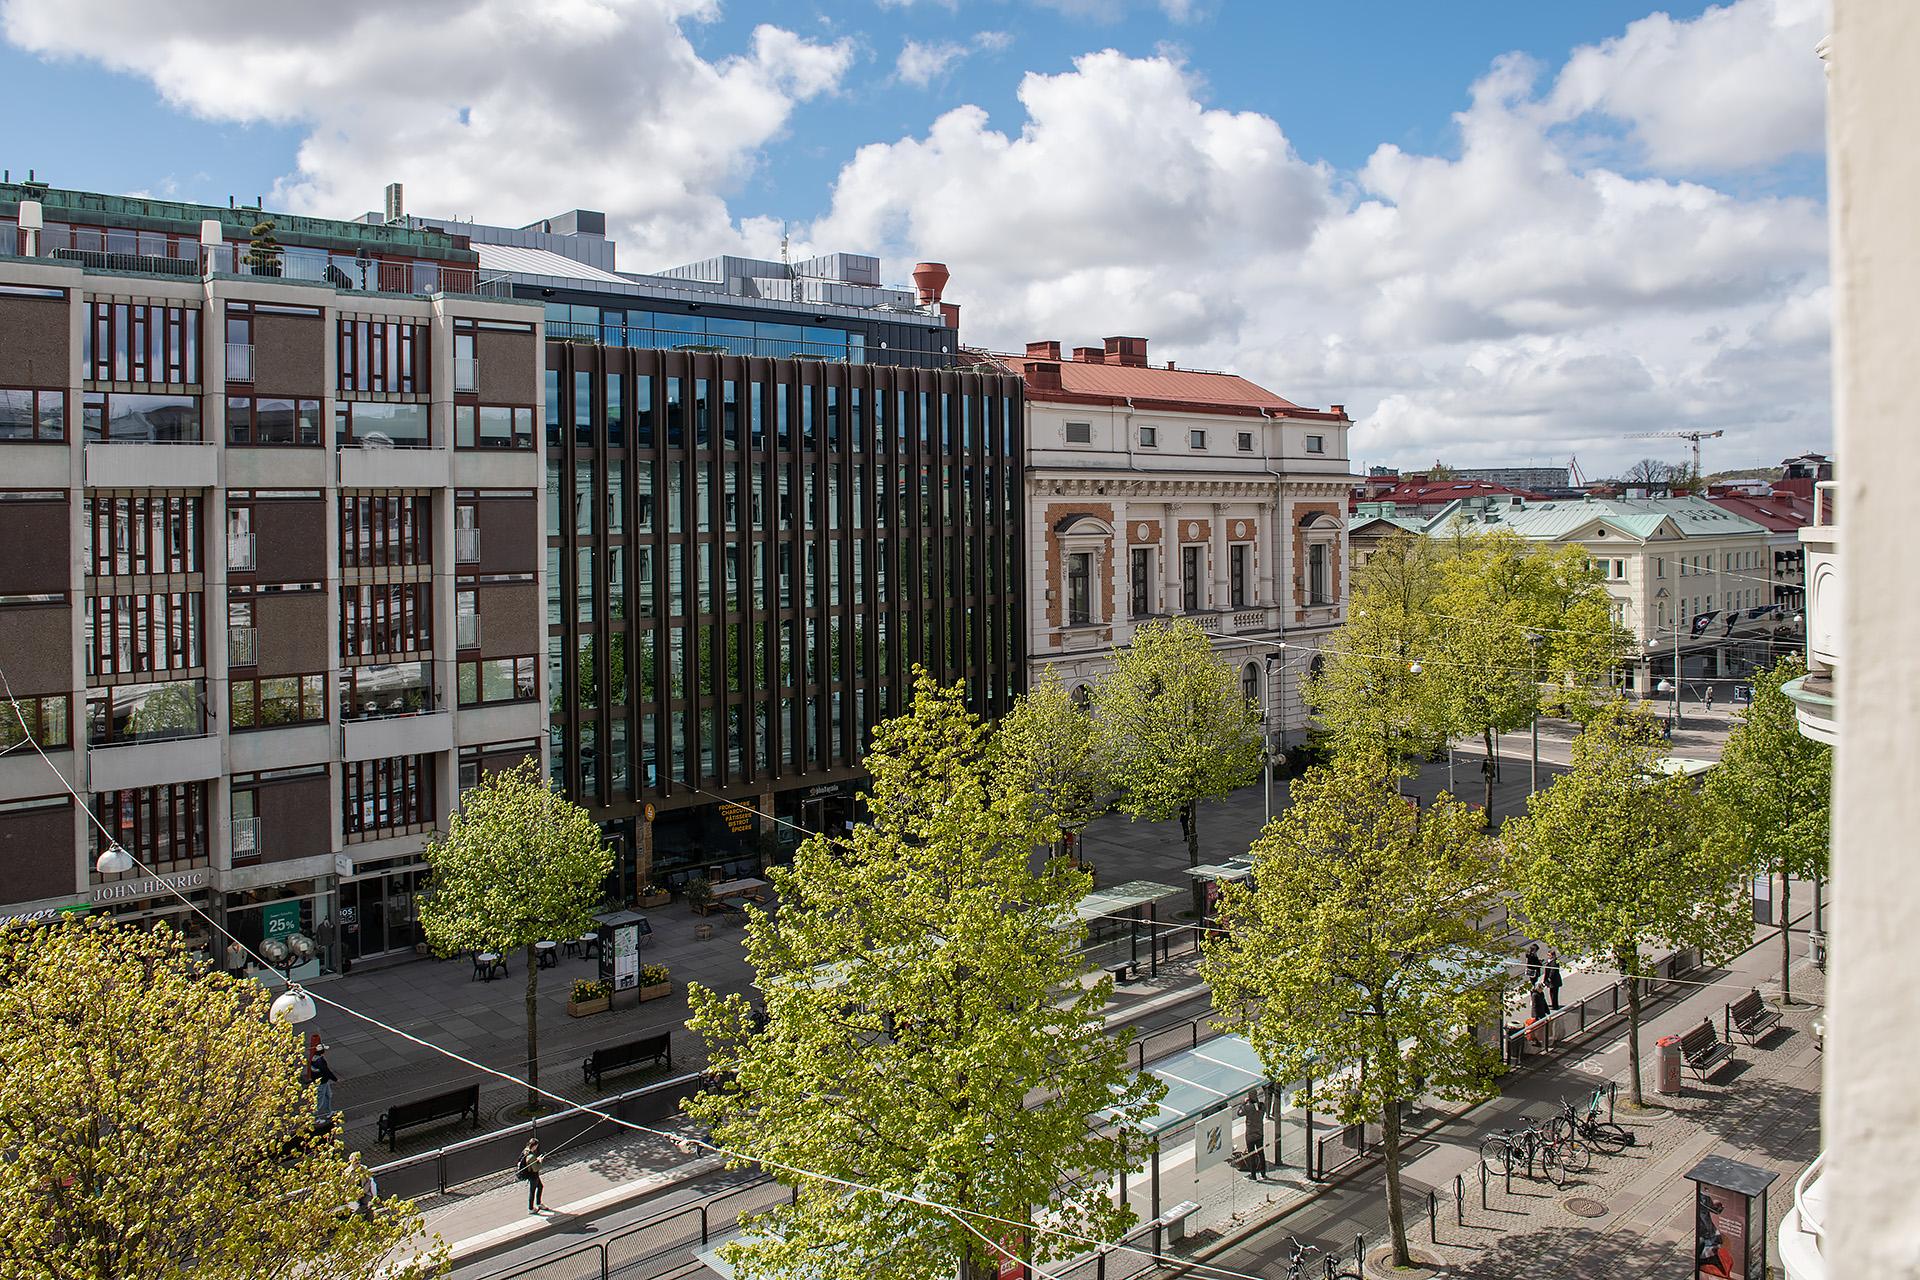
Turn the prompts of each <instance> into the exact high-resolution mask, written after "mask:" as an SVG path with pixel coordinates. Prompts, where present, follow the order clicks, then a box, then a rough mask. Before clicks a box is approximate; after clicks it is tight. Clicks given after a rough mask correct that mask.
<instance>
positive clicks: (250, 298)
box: [0, 183, 546, 976]
mask: <svg viewBox="0 0 1920 1280" xmlns="http://www.w3.org/2000/svg"><path fill="white" fill-rule="evenodd" d="M0 219H3V220H4V221H3V222H0V249H4V250H6V253H4V254H0V540H4V543H5V545H6V547H7V549H8V552H7V555H6V556H5V557H4V559H0V671H3V672H4V675H5V679H6V682H7V684H8V685H9V686H10V688H11V693H12V695H13V699H14V704H13V705H11V706H5V707H0V710H4V711H5V713H6V715H5V718H4V719H0V747H5V748H10V749H9V750H7V751H6V753H5V754H4V756H0V868H4V872H5V877H4V885H0V900H4V904H3V905H0V916H3V917H6V918H18V917H34V916H38V915H45V914H50V913H55V912H64V911H75V910H95V911H98V910H109V911H112V912H113V913H114V914H115V915H117V916H120V917H124V918H127V919H131V920H167V921H170V922H172V923H175V924H177V925H179V926H180V927H181V928H182V929H183V930H185V931H186V932H187V933H189V934H190V935H193V936H197V937H200V938H202V939H205V938H206V937H207V936H208V935H207V931H206V930H205V929H204V927H203V926H202V925H201V923H200V922H199V921H198V920H197V919H196V918H194V917H193V916H192V914H191V912H190V911H189V910H188V909H187V908H186V907H184V906H183V905H182V904H181V902H180V900H179V898H177V897H175V896H174V893H173V892H172V891H178V892H179V893H180V894H183V895H185V897H186V898H187V899H188V900H190V901H191V902H192V903H193V904H194V905H195V906H196V907H199V908H200V909H202V910H205V911H207V912H209V913H211V914H212V915H214V916H216V917H219V918H222V919H224V920H225V922H226V923H227V925H228V926H229V927H231V928H232V929H233V930H234V931H235V932H236V933H238V934H239V935H240V936H241V937H242V938H244V939H246V940H247V941H248V942H250V943H253V944H255V945H256V947H262V948H265V949H266V950H267V951H269V952H272V953H275V954H278V951H277V949H278V948H279V947H281V946H285V947H288V948H289V949H290V950H289V953H288V958H289V960H290V962H291V963H290V964H289V967H290V968H292V970H293V972H294V974H295V975H296V976H302V975H309V974H312V973H315V972H322V971H326V970H331V969H334V968H336V967H338V966H340V965H341V964H343V963H345V962H349V961H358V960H367V959H371V958H374V957H376V956H379V955H383V954H411V952H412V949H413V946H414V943H415V942H416V940H417V936H418V935H417V928H416V924H415V912H414V896H413V895H414V889H415V887H416V886H417V884H418V882H419V878H420V873H421V865H420V860H419V855H420V851H421V848H422V846H423V845H424V843H425V841H426V839H427V838H428V836H429V834H430V833H431V832H432V830H433V829H434V827H435V825H436V824H437V823H439V822H440V821H442V819H443V818H444V815H445V814H446V812H447V810H448V809H449V808H450V807H451V806H452V804H453V803H454V802H455V801H456V799H457V796H458V790H459V787H460V786H461V785H462V782H463V780H465V781H471V780H472V779H473V778H474V777H476V776H478V774H479V773H481V772H483V771H485V770H489V769H492V768H495V767H500V766H502V765H506V764H511V763H514V762H517V761H519V760H520V759H523V758H524V757H526V756H527V755H528V754H530V753H531V754H536V755H538V756H539V757H540V758H542V759H544V751H543V750H542V747H541V741H542V739H543V738H544V736H545V733H544V730H545V716H544V712H543V700H544V693H545V691H544V688H543V682H544V680H545V678H546V675H545V669H544V664H542V663H541V662H540V661H539V658H540V655H541V637H542V633H543V630H544V628H543V626H542V623H543V620H544V616H545V615H544V611H543V607H542V599H543V596H542V592H543V585H542V583H541V575H542V574H543V572H544V567H545V558H544V557H543V556H542V555H541V554H540V551H541V541H542V538H541V533H540V531H541V529H542V528H543V515H542V512H541V503H542V501H543V492H544V485H543V483H542V478H543V474H544V469H543V463H544V456H543V455H544V445H545V436H544V433H543V432H542V431H541V430H540V426H541V423H542V422H543V420H544V419H545V417H546V410H545V406H544V403H543V400H542V393H543V389H544V386H545V379H543V378H542V376H541V369H542V364H543V360H542V340H541V327H542V323H543V312H542V310H541V308H540V307H539V306H538V305H531V304H529V303H527V302H524V301H518V300H514V299H511V298H504V297H486V296H481V295H480V292H479V291H480V290H481V288H482V285H483V277H482V274H481V268H480V264H479V262H478V259H477V256H476V255H475V254H474V253H473V252H472V251H471V249H469V248H467V247H465V246H464V245H463V244H462V243H461V242H460V241H459V240H458V239H457V238H456V237H452V236H449V235H447V234H445V233H442V232H440V231H437V230H433V229H429V228H413V227H404V226H368V225H363V224H360V223H356V222H351V221H329V220H325V219H316V218H302V217H287V216H282V215H276V214H264V213H262V212H261V211H260V210H257V209H246V208H219V207H209V206H201V205H190V204H182V203H179V202H174V201H163V200H148V199H135V198H123V197H115V196H103V195H98V194H94V193H89V192H79V191H66V190H58V189H51V188H48V187H46V186H45V185H43V184H39V183H0ZM264 222H271V223H272V228H271V237H270V238H269V236H268V235H267V234H266V229H265V228H261V226H260V224H262V223H264ZM257 228H258V229H259V230H256V229H257ZM16 707H17V711H16V709H15V708H16ZM27 738H31V739H32V740H33V744H34V747H37V748H38V751H36V750H35V749H34V748H33V747H29V746H28V745H27V743H26V739H27ZM39 752H44V753H45V759H44V760H43V759H42V757H41V755H40V754H39ZM76 796H77V798H76ZM107 841H112V842H115V843H118V844H119V845H121V846H123V847H124V848H126V849H127V850H128V851H130V852H131V853H132V854H133V855H134V856H135V857H137V858H138V859H139V860H140V862H141V863H143V864H144V865H145V867H146V868H147V869H146V870H140V869H135V870H133V871H130V872H128V873H125V874H123V875H116V876H102V875H100V874H99V873H98V872H97V871H96V870H95V867H94V860H95V856H96V855H97V854H98V853H99V851H100V850H101V847H102V845H103V843H104V842H107ZM309 944H310V945H311V947H312V949H313V953H314V954H313V955H312V958H311V959H306V958H303V957H304V954H305V952H306V950H307V948H308V946H309Z"/></svg>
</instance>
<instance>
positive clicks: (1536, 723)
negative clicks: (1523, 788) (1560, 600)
mask: <svg viewBox="0 0 1920 1280" xmlns="http://www.w3.org/2000/svg"><path fill="white" fill-rule="evenodd" d="M1545 639H1546V637H1545V636H1543V635H1541V634H1540V633H1539V632H1538V631H1529V632H1527V647H1528V648H1529V649H1531V650H1532V651H1533V759H1532V762H1531V763H1530V764H1528V766H1527V794H1528V795H1533V794H1535V793H1537V792H1538V791H1539V790H1540V643H1541V641H1543V640H1545Z"/></svg>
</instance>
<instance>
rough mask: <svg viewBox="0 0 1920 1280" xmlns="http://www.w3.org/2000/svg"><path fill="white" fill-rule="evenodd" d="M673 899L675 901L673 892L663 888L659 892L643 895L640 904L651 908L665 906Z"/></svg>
mask: <svg viewBox="0 0 1920 1280" xmlns="http://www.w3.org/2000/svg"><path fill="white" fill-rule="evenodd" d="M672 901H673V895H672V894H671V893H668V892H667V891H666V890H665V889H662V890H661V891H660V892H659V893H649V894H646V895H644V896H643V897H641V899H640V905H641V906H642V907H649V908H650V907H664V906H666V905H667V904H668V903H669V902H672Z"/></svg>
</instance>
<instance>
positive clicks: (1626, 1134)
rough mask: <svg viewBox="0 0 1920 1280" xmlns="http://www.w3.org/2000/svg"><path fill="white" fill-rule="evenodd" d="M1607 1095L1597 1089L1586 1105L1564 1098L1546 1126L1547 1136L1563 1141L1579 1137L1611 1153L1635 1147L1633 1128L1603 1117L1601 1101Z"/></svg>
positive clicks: (1602, 1090) (1570, 1140) (1593, 1146)
mask: <svg viewBox="0 0 1920 1280" xmlns="http://www.w3.org/2000/svg"><path fill="white" fill-rule="evenodd" d="M1605 1096H1606V1090H1604V1089H1595V1090H1594V1091H1593V1093H1592V1094H1591V1095H1590V1096H1589V1097H1588V1098H1587V1104H1586V1106H1585V1107H1580V1106H1576V1105H1575V1104H1574V1103H1571V1102H1568V1101H1567V1100H1566V1099H1564V1098H1563V1099H1561V1101H1560V1114H1559V1115H1557V1116H1555V1117H1554V1118H1553V1119H1552V1121H1551V1122H1549V1123H1548V1125H1547V1133H1548V1135H1549V1136H1550V1137H1553V1138H1555V1139H1557V1140H1559V1141H1561V1142H1572V1141H1574V1140H1576V1139H1578V1140H1579V1141H1582V1142H1585V1143H1586V1144H1587V1145H1588V1146H1590V1147H1592V1148H1594V1149H1595V1150H1596V1151H1600V1152H1604V1153H1606V1154H1608V1155H1612V1154H1614V1153H1616V1152H1619V1151H1623V1150H1625V1149H1626V1148H1628V1147H1630V1146H1632V1145H1633V1143H1634V1137H1633V1132H1632V1131H1631V1130H1630V1129H1628V1128H1626V1126H1624V1125H1618V1124H1615V1123H1614V1122H1613V1121H1611V1120H1602V1119H1601V1118H1600V1103H1601V1100H1602V1099H1603V1098H1604V1097H1605Z"/></svg>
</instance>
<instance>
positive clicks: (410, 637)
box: [340, 582, 433, 658]
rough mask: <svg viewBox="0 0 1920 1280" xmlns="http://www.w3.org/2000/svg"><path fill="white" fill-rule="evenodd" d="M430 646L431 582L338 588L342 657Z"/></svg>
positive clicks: (357, 656)
mask: <svg viewBox="0 0 1920 1280" xmlns="http://www.w3.org/2000/svg"><path fill="white" fill-rule="evenodd" d="M431 648H433V585H432V584H431V583H427V582H382V583H362V584H360V585H359V586H343V587H342V588H341V589H340V656H341V657H343V658H371V657H375V656H380V655H387V654H406V653H418V652H423V651H426V650H429V649H431Z"/></svg>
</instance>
